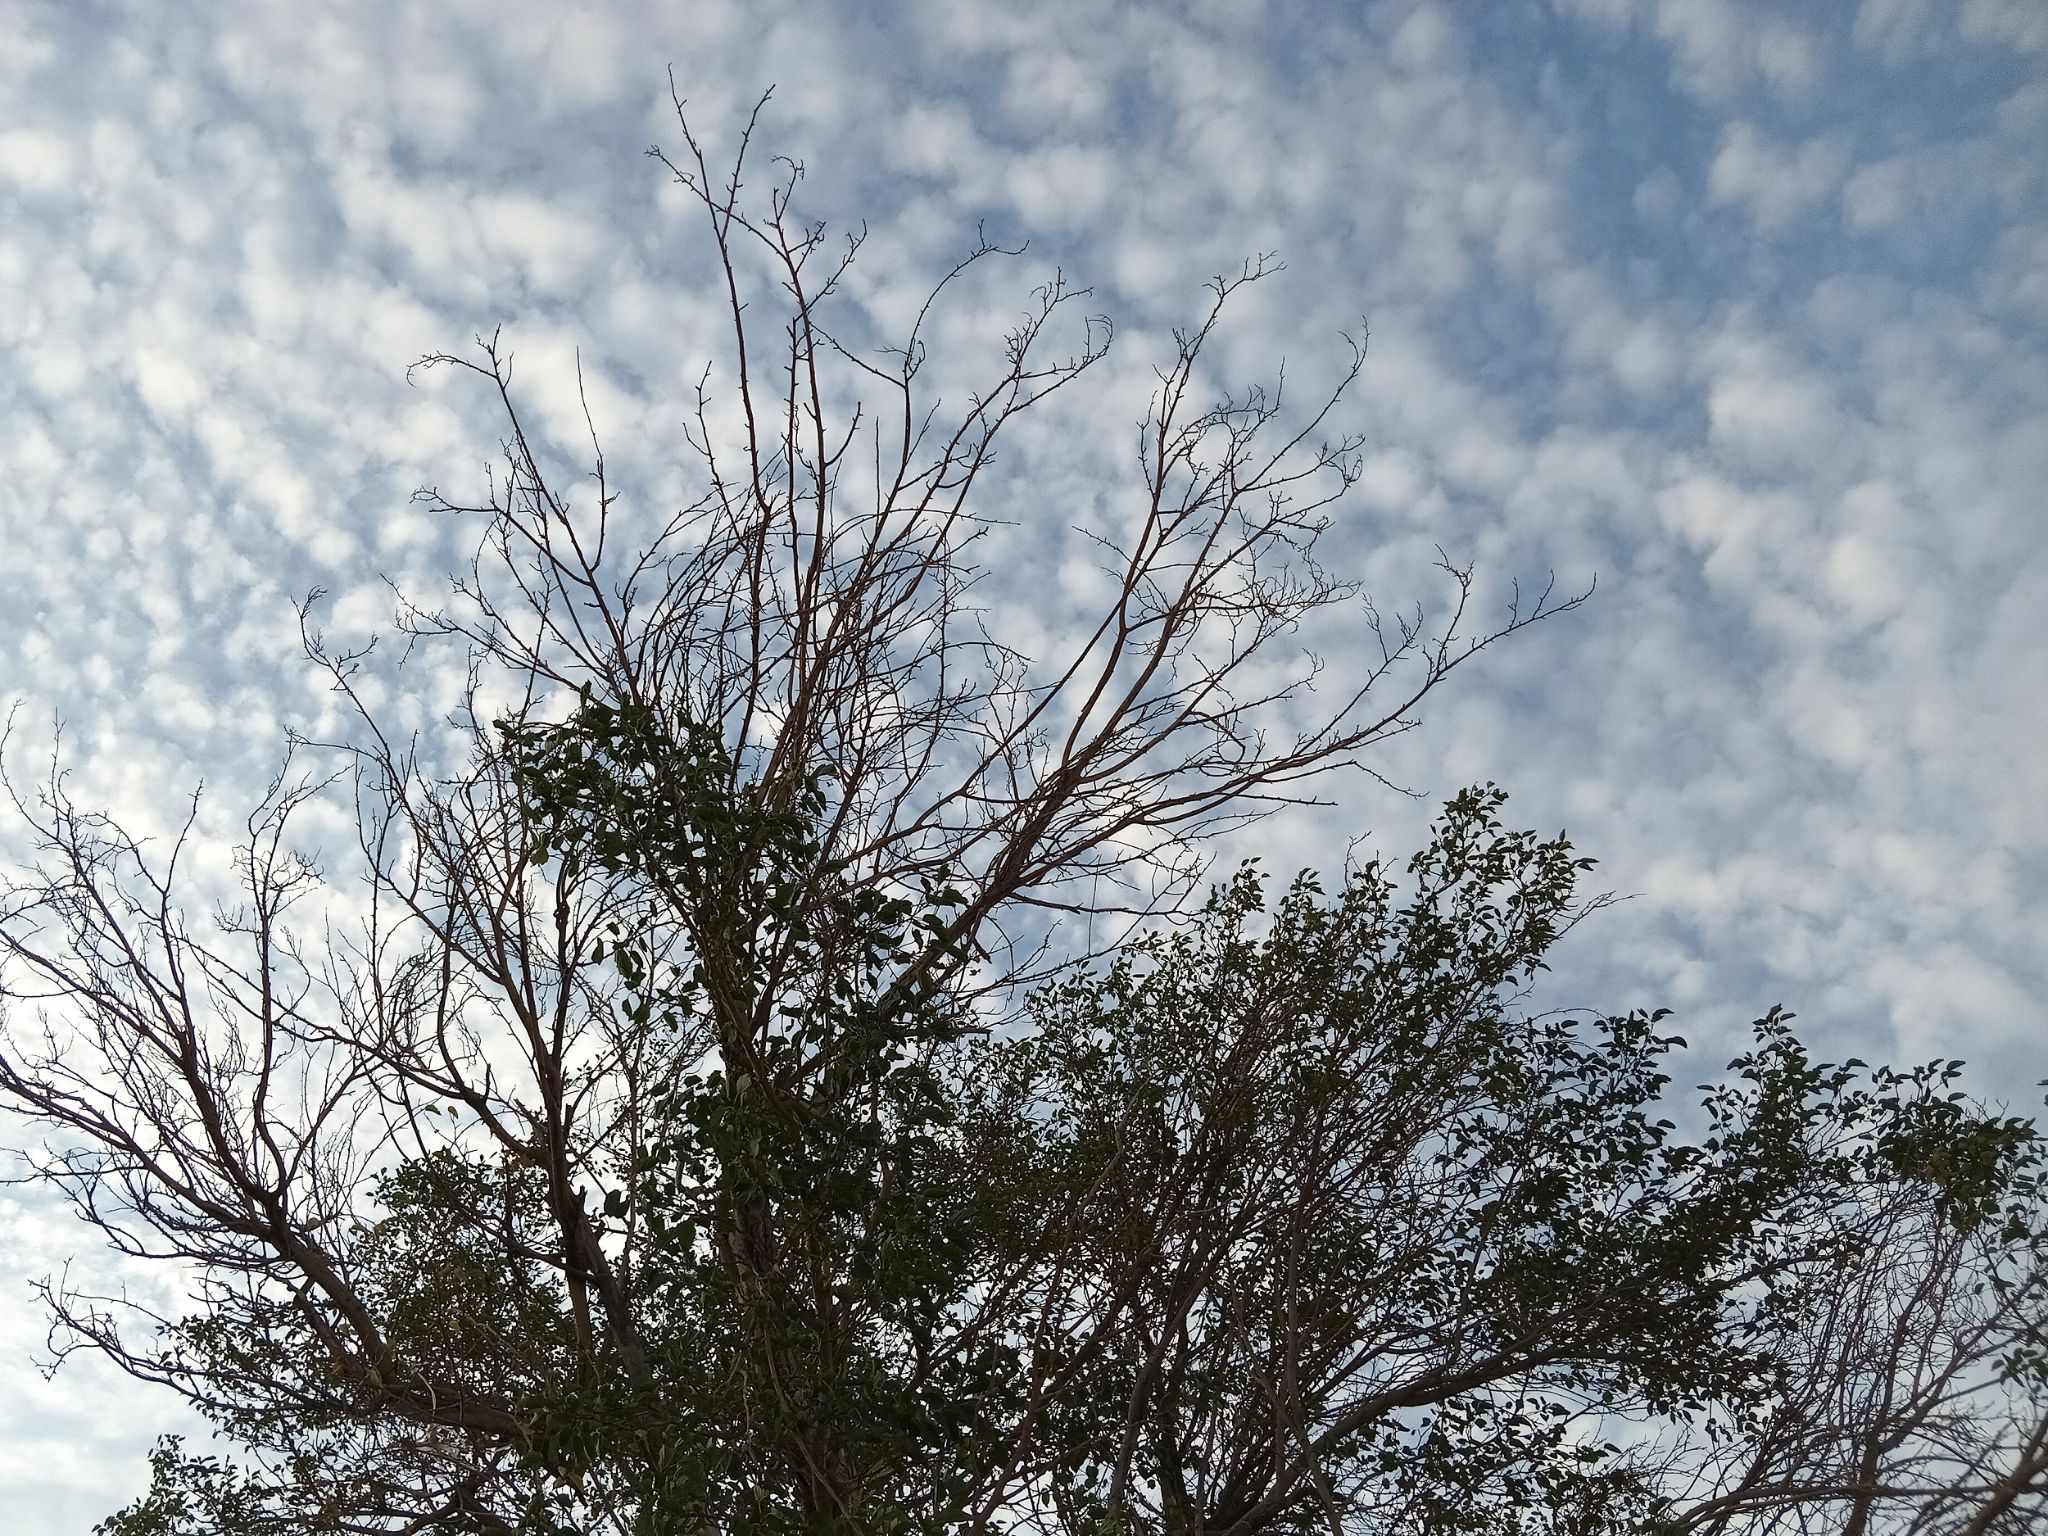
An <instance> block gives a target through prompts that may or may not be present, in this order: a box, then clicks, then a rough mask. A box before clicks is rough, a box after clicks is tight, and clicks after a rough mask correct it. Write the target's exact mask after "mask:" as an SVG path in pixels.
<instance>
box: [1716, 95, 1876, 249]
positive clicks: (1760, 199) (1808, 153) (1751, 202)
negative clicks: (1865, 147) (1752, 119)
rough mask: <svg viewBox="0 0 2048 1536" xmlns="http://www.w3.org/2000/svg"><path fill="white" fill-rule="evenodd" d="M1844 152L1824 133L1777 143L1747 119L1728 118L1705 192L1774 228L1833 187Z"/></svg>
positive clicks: (1764, 226)
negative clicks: (1731, 120) (1793, 142)
mask: <svg viewBox="0 0 2048 1536" xmlns="http://www.w3.org/2000/svg"><path fill="white" fill-rule="evenodd" d="M1846 158H1847V157H1846V156H1845V154H1844V153H1843V150H1842V147H1841V146H1840V145H1839V144H1837V143H1834V142H1833V141H1831V140H1828V139H1809V140H1807V141H1806V142H1805V143H1803V144H1799V145H1793V146H1787V145H1779V144H1775V143H1773V142H1771V141H1770V140H1769V139H1767V138H1766V137H1765V136H1764V135H1763V134H1762V133H1761V132H1759V131H1758V130H1757V129H1756V128H1755V127H1754V126H1753V125H1752V124H1749V123H1743V122H1738V123H1733V124H1731V125H1730V126H1729V128H1728V130H1727V131H1726V132H1725V133H1724V134H1723V135H1722V137H1721V147H1720V149H1719V151H1718V152H1717V153H1716V154H1715V156H1714V162H1713V165H1712V166H1711V167H1710V168H1709V170H1708V172H1707V194H1708V197H1709V198H1710V199H1711V200H1712V201H1714V202H1716V203H1736V204H1740V205H1741V206H1742V207H1744V208H1746V209H1747V210H1748V212H1749V215H1750V217H1751V219H1753V220H1754V221H1755V223H1756V226H1757V228H1758V229H1760V230H1763V231H1766V232H1775V231H1777V230H1781V229H1783V228H1784V227H1785V226H1786V225H1788V224H1790V223H1791V222H1792V221H1793V220H1794V219H1797V218H1798V217H1799V216H1800V215H1802V214H1804V213H1805V212H1807V211H1808V210H1809V209H1811V208H1813V207H1815V206H1816V205H1818V204H1820V203H1821V202H1823V201H1824V200H1825V199H1826V198H1827V197H1828V195H1829V194H1830V193H1832V192H1833V191H1834V189H1835V187H1836V186H1837V185H1838V184H1839V183H1840V181H1841V178H1842V170H1843V165H1844V163H1845V161H1846Z"/></svg>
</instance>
